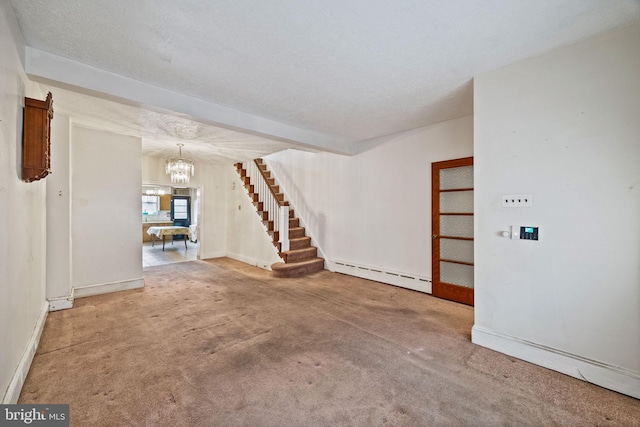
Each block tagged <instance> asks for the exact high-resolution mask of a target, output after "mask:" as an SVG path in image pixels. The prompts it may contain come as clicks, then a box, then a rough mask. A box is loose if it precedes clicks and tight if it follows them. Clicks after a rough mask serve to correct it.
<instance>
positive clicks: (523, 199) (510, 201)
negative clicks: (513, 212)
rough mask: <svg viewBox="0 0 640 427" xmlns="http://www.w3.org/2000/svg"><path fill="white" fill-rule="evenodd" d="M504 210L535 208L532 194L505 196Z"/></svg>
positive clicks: (503, 197) (503, 200)
mask: <svg viewBox="0 0 640 427" xmlns="http://www.w3.org/2000/svg"><path fill="white" fill-rule="evenodd" d="M502 207H503V208H530V207H533V200H532V199H531V194H503V195H502Z"/></svg>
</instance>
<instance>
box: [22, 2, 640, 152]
mask: <svg viewBox="0 0 640 427" xmlns="http://www.w3.org/2000/svg"><path fill="white" fill-rule="evenodd" d="M10 2H11V5H12V6H13V8H14V11H15V13H16V16H17V19H18V23H19V25H20V28H21V29H22V31H23V34H24V37H25V41H26V44H27V45H28V46H30V47H33V48H35V49H38V50H41V51H44V52H48V53H52V54H55V55H59V56H62V57H65V58H68V59H72V60H74V61H78V62H81V63H85V64H89V65H92V66H94V67H97V68H100V69H104V70H107V71H110V72H113V73H116V74H119V75H122V76H126V77H129V78H132V79H135V80H138V81H142V82H147V83H150V84H152V85H155V86H158V87H162V88H165V89H168V90H170V91H173V92H177V93H180V94H184V95H188V96H191V97H194V98H197V99H201V100H206V101H210V102H212V103H216V104H218V105H222V106H226V107H229V108H232V109H234V110H238V111H242V112H246V113H249V114H252V115H255V116H258V117H262V118H268V119H271V120H275V121H277V122H280V123H285V124H290V125H294V126H297V127H299V128H303V129H309V130H313V131H317V132H321V133H324V134H327V135H335V136H337V137H340V138H346V139H348V140H349V141H363V140H367V139H371V138H375V137H380V136H384V135H388V134H392V133H395V132H399V131H403V130H407V129H412V128H416V127H420V126H425V125H429V124H433V123H436V122H439V121H443V120H448V119H451V118H456V117H461V116H464V115H468V114H472V112H473V100H472V83H471V81H472V78H473V76H474V75H477V74H479V73H482V72H484V71H488V70H492V69H495V68H499V67H501V66H504V65H507V64H509V63H511V62H514V61H516V60H520V59H524V58H527V57H530V56H533V55H536V54H540V53H543V52H545V51H548V50H550V49H553V48H556V47H559V46H563V45H567V44H570V43H573V42H577V41H580V40H583V39H585V38H587V37H590V36H592V35H594V34H597V33H600V32H603V31H607V30H611V29H614V28H618V27H622V26H625V25H629V24H631V23H634V22H637V21H638V20H640V1H638V0H482V1H476V0H394V1H387V0H323V1H298V0H216V1H201V0H182V1H175V0H153V1H152V0H146V1H131V0H109V1H97V0H10ZM154 120H155V118H153V117H152V118H151V123H152V126H153V123H154ZM155 123H156V124H157V122H155ZM211 132H212V133H215V132H216V131H211ZM161 134H162V133H161V132H160V134H159V135H161ZM221 135H222V137H223V138H224V137H225V136H224V132H222V133H221ZM213 139H215V137H213ZM258 142H259V143H262V142H264V141H258Z"/></svg>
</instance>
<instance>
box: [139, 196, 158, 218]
mask: <svg viewBox="0 0 640 427" xmlns="http://www.w3.org/2000/svg"><path fill="white" fill-rule="evenodd" d="M158 211H160V196H146V195H143V196H142V213H143V214H145V213H146V214H149V215H157V214H158Z"/></svg>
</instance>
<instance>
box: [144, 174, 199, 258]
mask: <svg viewBox="0 0 640 427" xmlns="http://www.w3.org/2000/svg"><path fill="white" fill-rule="evenodd" d="M201 188H202V187H169V186H163V185H157V184H143V224H142V230H143V231H142V238H143V241H142V266H143V267H153V266H158V265H164V264H173V263H177V262H184V261H195V260H197V259H200V250H201V247H202V245H201V244H200V243H201V238H202V233H199V230H200V225H199V222H200V221H199V220H200V211H201V205H202V201H201V195H202V189H201ZM149 195H158V196H159V197H157V199H158V200H157V201H154V203H155V205H154V206H152V208H153V209H152V208H150V207H148V206H145V201H147V199H148V197H145V196H149ZM154 200H155V199H154ZM147 202H148V201H147ZM148 203H150V202H148ZM151 212H153V213H151ZM154 226H157V227H164V226H183V227H188V228H189V235H188V236H186V239H185V236H184V235H179V236H178V237H179V238H177V239H176V238H175V236H177V235H168V236H166V243H165V245H164V250H163V244H162V241H158V237H156V238H155V240H156V241H155V244H154V243H153V242H152V237H151V236H150V235H149V234H148V233H147V229H148V228H150V227H154ZM160 240H162V239H161V238H160Z"/></svg>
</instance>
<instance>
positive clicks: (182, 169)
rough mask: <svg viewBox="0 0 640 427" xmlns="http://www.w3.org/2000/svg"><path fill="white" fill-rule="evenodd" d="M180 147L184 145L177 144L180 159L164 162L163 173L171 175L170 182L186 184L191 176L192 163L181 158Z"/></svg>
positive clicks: (173, 158) (192, 170)
mask: <svg viewBox="0 0 640 427" xmlns="http://www.w3.org/2000/svg"><path fill="white" fill-rule="evenodd" d="M182 147H184V144H178V150H179V151H180V158H178V159H176V158H175V157H172V158H170V159H167V161H166V162H165V171H166V172H167V175H171V182H173V183H177V184H188V183H189V179H190V178H191V177H192V176H193V172H194V167H193V161H191V160H189V159H183V158H182Z"/></svg>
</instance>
